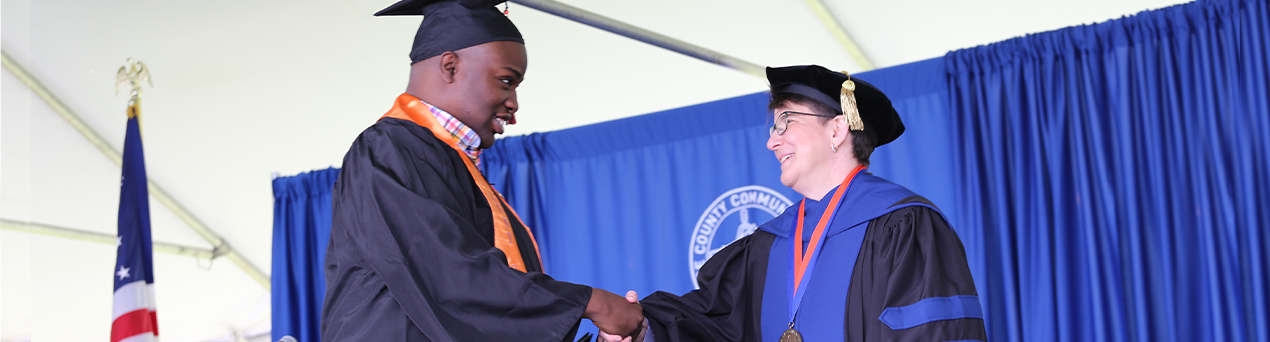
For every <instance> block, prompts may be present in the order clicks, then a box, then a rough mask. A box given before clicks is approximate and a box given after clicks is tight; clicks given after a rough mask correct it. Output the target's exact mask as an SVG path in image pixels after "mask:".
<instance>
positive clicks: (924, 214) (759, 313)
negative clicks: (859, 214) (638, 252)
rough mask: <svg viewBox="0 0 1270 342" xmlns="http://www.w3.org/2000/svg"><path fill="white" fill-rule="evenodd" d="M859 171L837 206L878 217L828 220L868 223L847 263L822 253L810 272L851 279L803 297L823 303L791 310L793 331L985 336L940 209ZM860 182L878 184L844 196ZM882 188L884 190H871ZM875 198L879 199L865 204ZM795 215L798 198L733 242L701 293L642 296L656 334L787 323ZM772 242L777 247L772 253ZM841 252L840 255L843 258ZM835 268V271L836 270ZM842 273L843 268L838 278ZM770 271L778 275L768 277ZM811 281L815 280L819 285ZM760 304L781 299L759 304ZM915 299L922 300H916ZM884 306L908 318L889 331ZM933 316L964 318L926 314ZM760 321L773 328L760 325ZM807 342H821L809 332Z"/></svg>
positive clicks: (680, 339)
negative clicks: (837, 322) (796, 324)
mask: <svg viewBox="0 0 1270 342" xmlns="http://www.w3.org/2000/svg"><path fill="white" fill-rule="evenodd" d="M857 178H859V179H857V180H855V181H853V188H848V189H849V190H850V191H848V192H847V193H848V198H845V199H844V201H843V204H844V205H843V206H842V207H841V208H840V210H839V212H841V211H842V210H848V211H849V210H852V208H853V207H862V206H869V205H872V206H875V207H877V208H878V209H880V210H877V212H878V213H880V216H868V217H866V219H864V220H861V221H860V223H854V224H853V223H851V222H849V221H848V220H847V219H844V218H842V217H838V218H835V221H833V222H832V223H831V226H838V225H845V226H850V227H852V228H849V229H857V228H865V227H867V230H865V231H863V232H860V231H857V232H860V233H862V234H860V235H859V236H862V238H861V239H860V240H859V241H860V242H859V244H858V246H859V252H858V255H857V256H856V257H855V260H854V261H855V262H854V263H853V264H840V265H835V264H834V263H835V261H836V260H826V259H824V258H821V259H819V261H818V265H817V266H816V271H815V273H813V274H812V275H811V277H812V278H817V277H828V278H832V277H835V276H837V277H840V278H841V279H838V280H840V281H841V282H837V281H838V280H835V281H834V282H830V283H827V284H830V286H834V285H833V284H842V286H846V285H847V284H849V287H848V288H837V289H833V290H834V291H838V292H834V293H835V295H837V297H832V296H830V297H832V298H826V297H825V296H824V294H823V293H821V294H820V295H819V296H817V297H816V301H817V302H815V303H813V304H814V305H808V300H807V299H804V301H803V304H804V308H806V307H808V306H818V307H820V308H821V310H820V311H819V312H808V311H809V310H808V309H800V311H799V313H798V315H799V317H800V318H799V320H800V321H801V324H803V327H801V328H800V329H802V330H810V329H822V330H823V329H841V330H838V331H837V332H836V334H837V335H839V336H842V337H843V340H845V341H850V342H859V341H962V340H980V341H986V340H987V336H986V332H985V330H984V325H983V320H982V313H981V310H979V308H978V302H977V301H978V299H977V297H975V296H977V294H976V292H975V287H974V282H973V280H972V279H971V275H970V269H969V266H968V265H967V263H966V256H965V249H964V247H963V246H962V244H961V240H960V239H958V237H957V235H956V233H955V232H953V230H952V229H951V228H950V227H949V226H948V223H947V222H946V221H945V219H944V218H943V216H942V215H941V214H940V213H939V212H938V211H937V210H936V209H935V208H934V206H933V205H931V204H930V203H929V202H928V201H927V200H926V199H924V198H922V197H921V196H917V195H916V194H912V193H911V192H909V191H908V190H907V189H903V188H902V187H899V186H898V185H894V184H893V183H890V182H887V181H885V180H882V179H881V178H877V177H875V176H872V175H867V174H863V173H862V174H861V175H858V176H857ZM862 182H863V183H865V185H864V187H865V188H864V189H875V188H876V189H883V190H885V191H874V194H872V195H869V194H866V195H863V197H860V196H857V197H856V198H851V196H850V195H851V194H852V193H853V192H854V193H856V194H860V193H861V192H863V190H864V189H861V188H860V186H861V185H860V184H859V183H862ZM870 186H872V187H873V188H869V187H870ZM881 192H884V193H887V194H889V195H887V196H883V195H878V194H877V193H881ZM832 193H833V192H830V194H832ZM826 200H827V198H826ZM878 200H886V202H882V203H871V202H870V201H873V202H876V201H878ZM888 203H889V204H888ZM797 212H798V205H797V204H795V205H794V206H791V207H790V208H789V209H787V210H786V212H785V214H782V215H780V216H778V217H777V218H775V219H773V220H772V221H769V222H768V223H765V224H763V225H762V227H761V228H760V229H759V230H758V231H756V232H755V233H753V234H751V235H749V236H747V237H744V238H741V239H739V240H737V241H735V242H733V243H732V244H731V245H729V246H728V247H726V248H724V249H723V250H722V251H720V252H719V253H718V254H715V255H714V256H713V257H711V258H710V260H709V261H707V262H706V263H705V265H703V266H702V268H701V270H700V272H699V273H698V278H697V281H698V285H699V287H700V289H699V290H696V291H692V292H689V293H686V294H684V295H682V296H679V295H674V294H670V293H666V292H656V293H654V294H652V295H650V296H648V297H646V298H644V299H643V300H641V304H643V306H644V314H645V316H646V317H648V319H649V327H650V329H651V331H652V334H653V337H654V338H655V340H656V341H657V342H685V341H770V342H775V340H776V338H777V337H779V336H780V333H781V332H782V331H783V330H784V329H785V328H786V327H787V324H788V307H787V305H788V304H787V303H788V302H789V301H788V300H786V298H784V296H786V295H787V294H788V293H789V292H787V291H788V288H789V286H787V285H786V284H787V282H786V275H787V274H786V270H785V269H784V267H786V266H787V265H789V264H790V262H789V257H788V255H789V254H788V253H787V251H788V250H789V248H788V247H784V246H787V244H788V243H789V242H788V241H789V240H787V239H786V238H787V237H788V234H789V232H790V229H789V228H792V226H793V223H792V220H795V219H796V218H797ZM822 212H823V211H822ZM813 214H814V213H811V212H809V213H808V214H807V215H806V216H807V217H809V218H807V219H805V221H807V222H806V223H805V224H804V230H806V231H807V232H806V233H805V234H804V236H810V231H811V230H812V229H813V228H814V227H815V226H814V225H815V223H816V221H818V219H817V217H819V215H818V214H815V215H813ZM782 228H784V229H782ZM846 229H848V228H845V227H844V228H840V229H838V230H839V231H837V232H835V231H833V230H832V229H830V231H829V232H828V235H829V236H830V237H829V238H827V240H825V241H826V246H825V247H824V248H825V249H830V248H843V247H842V243H841V240H842V239H843V237H845V236H848V235H849V234H845V233H842V231H845V230H846ZM835 234H836V235H835ZM835 239H837V241H836V242H837V243H836V244H830V243H829V242H835ZM808 240H809V239H804V241H808ZM774 246H775V248H777V249H779V250H774V249H773V248H774ZM804 246H806V245H804ZM773 251H776V253H773ZM826 251H827V250H826ZM852 252H853V250H852ZM826 254H831V253H826ZM841 254H842V253H839V254H838V256H839V257H841ZM839 259H846V258H839ZM834 266H838V269H836V270H835V269H834V268H833V267H834ZM847 271H849V272H850V273H849V275H846V276H844V274H848V273H847ZM769 272H772V273H780V275H779V276H775V277H773V279H769V278H768V273H769ZM846 277H849V281H848V280H847V279H846ZM776 278H779V279H776ZM814 280H815V279H812V280H805V281H814ZM821 280H823V279H821ZM825 284H826V283H825V282H823V281H822V282H821V283H820V287H819V288H818V289H817V291H822V292H825V291H824V289H826V288H828V287H826V286H823V285H825ZM812 285H813V286H816V283H812ZM769 287H770V288H769ZM809 288H810V287H809ZM808 292H809V294H808V296H809V297H810V296H812V294H811V293H810V292H811V290H808ZM828 292H833V291H828ZM765 296H782V297H779V298H776V297H769V298H765ZM809 297H804V298H809ZM764 302H768V303H773V302H775V303H779V305H773V306H774V307H768V308H765V307H764ZM919 302H923V304H921V305H916V304H918V303H919ZM936 302H940V303H936ZM826 303H829V304H826ZM949 303H952V304H968V305H966V306H973V308H970V309H966V310H967V311H978V312H979V313H978V317H973V316H975V315H974V313H969V314H968V313H966V312H961V311H958V312H955V313H948V312H939V311H940V310H951V309H949V308H948V307H949V306H950V305H951V304H949ZM931 304H934V305H931ZM941 304H942V305H941ZM952 306H955V305H952ZM826 307H828V308H834V309H828V310H841V311H839V312H836V313H834V312H828V311H826V309H824V308H826ZM906 307H907V309H904V310H901V309H898V308H906ZM887 308H897V309H892V312H891V316H889V317H890V318H891V321H890V322H891V323H892V324H895V323H896V320H895V318H896V317H897V316H896V314H898V313H899V311H904V312H905V313H907V314H908V315H907V316H906V317H902V318H905V319H906V320H904V321H902V322H901V323H905V324H896V325H897V327H896V329H892V327H891V326H889V325H888V324H887V323H886V322H884V321H883V320H882V319H881V317H882V315H883V312H884V310H886V309H887ZM956 309H958V310H962V309H964V308H960V307H958V308H956ZM915 311H923V312H915ZM922 314H926V315H924V316H923V315H922ZM939 315H945V316H947V317H962V318H952V319H938V318H935V319H932V317H936V316H939ZM765 317H766V318H765ZM807 317H811V318H807ZM824 317H842V321H841V326H840V327H838V326H825V325H828V323H823V322H824V320H823V318H824ZM765 319H766V320H767V321H766V322H765V321H764V320H765ZM813 319H821V320H820V322H822V323H819V324H812V325H810V326H808V324H809V323H806V322H807V321H811V320H813ZM764 327H767V328H768V330H773V331H763V330H764ZM830 335H832V334H830ZM807 341H808V342H820V341H817V340H815V339H807Z"/></svg>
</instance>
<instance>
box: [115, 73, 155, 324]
mask: <svg viewBox="0 0 1270 342" xmlns="http://www.w3.org/2000/svg"><path fill="white" fill-rule="evenodd" d="M149 80H150V72H149V70H147V69H146V66H145V64H144V63H141V62H140V61H136V60H133V59H131V58H130V59H128V62H127V64H125V65H124V66H123V67H120V68H119V73H118V78H117V79H116V83H115V93H116V94H118V93H119V88H120V86H122V85H124V84H128V85H131V86H132V87H131V88H132V96H131V98H130V99H129V100H128V110H127V115H128V120H127V130H126V132H125V133H124V144H123V147H124V148H123V165H122V167H123V175H122V177H120V184H119V226H118V227H119V230H118V235H116V237H115V238H116V241H117V246H116V250H117V251H116V257H115V271H114V273H115V279H114V300H113V302H114V304H113V305H112V306H113V308H112V313H113V318H112V319H111V328H110V341H111V342H122V341H138V342H154V341H157V340H158V336H159V322H158V305H157V303H156V301H155V297H156V296H155V291H154V287H155V276H154V241H153V239H152V234H151V230H150V195H149V192H148V191H147V189H146V185H147V183H148V177H147V176H146V171H145V169H146V166H145V148H144V145H145V144H144V143H143V142H142V139H141V121H140V117H139V115H140V109H139V108H140V107H141V82H142V81H149ZM151 86H153V84H151Z"/></svg>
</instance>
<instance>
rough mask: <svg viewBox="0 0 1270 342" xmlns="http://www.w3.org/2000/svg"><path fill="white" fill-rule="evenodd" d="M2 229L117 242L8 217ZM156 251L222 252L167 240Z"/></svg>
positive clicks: (0, 221)
mask: <svg viewBox="0 0 1270 342" xmlns="http://www.w3.org/2000/svg"><path fill="white" fill-rule="evenodd" d="M0 229H4V230H12V231H19V232H26V233H32V234H42V235H49V236H57V237H63V238H67V239H72V240H80V241H88V242H98V243H104V244H111V245H113V244H117V243H118V241H116V240H115V236H114V235H110V234H104V233H98V232H90V231H86V230H79V229H71V228H64V227H57V226H50V225H45V224H39V223H32V222H18V221H12V220H6V219H0ZM153 246H154V251H155V252H162V253H170V254H177V255H188V256H192V257H195V258H199V259H208V260H211V259H214V258H216V257H218V256H220V254H218V253H217V252H213V251H212V250H210V249H206V248H198V247H190V246H182V245H178V244H172V243H166V242H157V241H155V242H153Z"/></svg>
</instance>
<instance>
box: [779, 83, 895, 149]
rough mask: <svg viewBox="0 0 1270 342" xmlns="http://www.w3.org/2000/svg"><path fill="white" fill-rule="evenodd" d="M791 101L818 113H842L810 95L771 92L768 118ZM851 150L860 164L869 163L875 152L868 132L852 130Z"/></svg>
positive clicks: (822, 119) (823, 118) (826, 120)
mask: <svg viewBox="0 0 1270 342" xmlns="http://www.w3.org/2000/svg"><path fill="white" fill-rule="evenodd" d="M790 103H796V104H800V105H804V106H807V107H810V108H811V110H813V111H815V112H816V114H837V115H842V110H840V109H838V108H833V107H830V106H828V105H826V104H824V103H821V102H820V101H816V100H813V99H812V98H810V97H807V96H805V95H800V94H794V93H785V92H771V100H770V101H768V103H767V112H768V113H769V114H768V119H769V120H771V113H772V112H773V111H775V110H776V108H780V107H784V106H785V105H788V104H790ZM817 119H819V120H820V123H821V124H823V123H825V122H828V121H829V120H830V119H832V118H829V117H823V116H820V117H817ZM851 152H852V154H854V155H855V160H856V162H859V163H860V165H864V166H868V165H869V156H870V155H872V154H873V141H872V139H869V135H868V134H864V132H851Z"/></svg>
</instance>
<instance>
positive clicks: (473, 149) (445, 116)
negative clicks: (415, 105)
mask: <svg viewBox="0 0 1270 342" xmlns="http://www.w3.org/2000/svg"><path fill="white" fill-rule="evenodd" d="M419 103H422V104H423V105H424V106H425V107H428V111H430V112H432V115H434V116H436V117H437V122H440V123H441V126H442V127H445V130H446V131H448V132H450V136H453V137H455V138H456V139H458V140H459V148H462V149H463V153H465V154H467V157H468V158H470V159H472V163H473V164H476V166H481V150H480V148H481V136H480V135H477V134H476V131H473V130H472V129H471V128H468V127H467V125H464V124H463V122H462V121H459V119H457V118H455V117H454V116H453V115H450V113H446V112H445V111H444V110H441V108H437V107H433V106H432V105H431V104H428V103H427V102H423V100H419Z"/></svg>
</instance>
